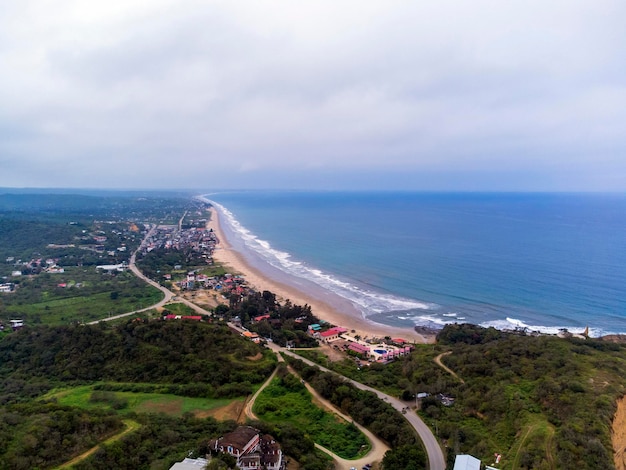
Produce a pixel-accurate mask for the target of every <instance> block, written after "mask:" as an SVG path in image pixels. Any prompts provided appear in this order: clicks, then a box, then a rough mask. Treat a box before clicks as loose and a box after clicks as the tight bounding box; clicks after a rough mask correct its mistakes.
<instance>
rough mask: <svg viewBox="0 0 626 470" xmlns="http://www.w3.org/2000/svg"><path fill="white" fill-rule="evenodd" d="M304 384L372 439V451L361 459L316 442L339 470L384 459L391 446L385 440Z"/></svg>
mask: <svg viewBox="0 0 626 470" xmlns="http://www.w3.org/2000/svg"><path fill="white" fill-rule="evenodd" d="M289 369H290V372H291V373H292V374H294V375H296V376H298V375H297V374H296V372H295V371H294V370H293V369H291V367H290V368H289ZM304 386H305V387H306V389H307V390H308V391H309V392H310V393H311V395H313V398H314V399H315V400H316V401H317V402H318V403H320V404H321V405H322V407H323V408H326V409H327V410H328V411H330V412H331V413H334V414H336V415H338V416H340V417H341V418H343V419H344V420H346V421H347V422H349V423H350V422H352V423H353V424H354V425H355V426H356V427H357V428H359V431H361V432H362V433H363V434H365V436H366V437H367V439H368V440H369V441H370V444H371V445H372V448H371V449H370V451H369V452H368V453H367V455H366V456H365V457H361V458H360V459H356V460H347V459H344V458H341V457H339V456H338V455H337V454H335V453H333V452H332V451H330V450H328V449H326V448H325V447H322V446H320V445H318V444H315V447H317V448H318V449H320V450H321V451H323V452H326V453H327V454H328V455H330V456H331V457H332V458H333V460H334V461H335V468H336V469H337V470H348V469H349V468H352V467H355V468H362V467H363V466H364V465H365V464H368V463H369V464H371V463H373V462H381V461H382V460H383V457H384V456H385V453H386V452H387V451H388V450H389V447H388V446H387V445H386V444H385V443H384V442H383V441H381V440H380V439H379V438H378V437H376V436H375V435H374V434H373V433H372V432H371V431H370V430H369V429H367V428H366V427H364V426H361V425H360V424H359V423H357V422H355V421H354V420H353V419H352V418H351V417H350V416H348V415H345V414H343V413H342V412H341V411H340V410H338V409H337V408H335V405H333V404H332V403H331V402H329V401H328V400H326V399H325V398H324V397H322V396H321V395H320V394H319V393H317V390H315V389H314V388H313V387H311V386H310V385H309V384H308V383H307V382H304Z"/></svg>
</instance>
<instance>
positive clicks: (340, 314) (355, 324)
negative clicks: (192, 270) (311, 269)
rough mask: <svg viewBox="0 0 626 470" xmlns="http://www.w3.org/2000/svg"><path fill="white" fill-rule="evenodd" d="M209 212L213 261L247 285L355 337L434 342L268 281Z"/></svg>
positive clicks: (215, 214) (347, 306)
mask: <svg viewBox="0 0 626 470" xmlns="http://www.w3.org/2000/svg"><path fill="white" fill-rule="evenodd" d="M210 212H211V218H210V221H209V223H208V225H207V227H208V228H212V229H213V231H214V232H215V233H216V235H217V238H218V240H219V244H218V245H217V247H216V250H215V252H214V253H213V258H214V259H215V261H216V262H218V263H220V264H223V265H224V266H227V267H228V268H230V270H231V271H232V272H233V274H235V273H236V274H241V275H242V276H243V277H244V278H245V279H246V281H247V282H248V284H249V285H250V286H251V287H253V288H254V289H256V290H257V291H259V292H261V291H264V290H268V291H270V292H273V293H274V294H275V295H276V297H277V299H278V300H279V301H285V300H286V299H289V300H290V301H291V303H293V304H296V305H305V304H308V305H309V306H310V307H311V310H312V312H313V314H314V315H315V316H316V317H317V318H319V319H321V320H326V321H327V322H329V323H331V324H333V325H337V326H342V327H344V328H347V329H348V330H354V331H355V333H354V334H358V335H361V337H362V338H375V337H378V338H384V337H385V336H391V337H392V338H404V339H405V340H407V341H409V342H412V343H432V342H434V339H435V338H434V336H431V335H420V334H418V333H417V332H416V331H415V330H413V329H411V328H398V327H391V326H387V325H381V324H379V323H373V322H369V321H367V320H365V319H364V318H363V317H362V316H361V313H360V312H359V311H358V310H357V309H356V308H355V307H354V306H352V305H351V304H348V302H347V301H344V302H338V303H341V304H342V305H343V306H342V308H341V309H339V308H337V307H336V306H332V305H330V304H329V303H327V302H324V301H322V300H320V299H318V298H314V297H313V296H312V295H310V294H308V293H306V292H304V291H301V290H299V289H297V288H295V287H293V286H290V285H287V284H285V283H282V282H279V281H277V280H275V279H271V278H269V277H268V276H267V275H264V274H263V273H261V271H259V270H258V269H256V268H255V267H254V266H252V265H251V264H250V263H249V262H247V261H246V260H245V259H244V257H243V256H242V254H241V253H239V252H237V251H236V250H234V249H233V248H232V246H231V245H230V244H229V243H228V240H227V238H226V237H225V236H224V232H223V230H222V229H221V227H220V220H219V218H220V216H219V212H218V211H217V210H216V209H215V208H213V207H212V208H211V209H210ZM341 300H344V299H341Z"/></svg>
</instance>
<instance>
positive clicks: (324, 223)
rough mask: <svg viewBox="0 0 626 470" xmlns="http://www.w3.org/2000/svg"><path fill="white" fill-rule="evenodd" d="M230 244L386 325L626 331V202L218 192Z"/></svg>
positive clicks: (611, 198) (214, 196) (612, 197)
mask: <svg viewBox="0 0 626 470" xmlns="http://www.w3.org/2000/svg"><path fill="white" fill-rule="evenodd" d="M206 197H207V198H208V199H210V200H211V201H214V202H215V203H216V205H217V207H218V210H220V212H221V213H222V220H223V224H224V225H226V228H227V233H228V236H229V238H230V237H235V238H237V239H238V241H239V249H240V250H242V251H244V255H245V251H249V252H250V253H252V252H254V254H255V255H256V256H260V257H261V258H262V259H263V262H264V263H268V264H271V265H272V266H274V267H275V268H278V269H280V270H281V271H283V272H284V273H286V274H288V275H289V276H292V277H293V279H297V278H306V279H309V280H311V281H313V282H315V283H316V284H318V285H320V286H321V287H323V288H324V289H328V290H330V291H332V292H334V293H335V294H338V295H340V296H342V297H344V298H346V299H348V300H350V301H351V302H352V303H354V304H355V305H356V306H357V307H358V309H359V310H360V311H361V312H362V314H363V315H364V316H365V317H366V318H368V319H370V320H372V321H376V322H379V323H384V324H389V325H398V326H413V325H425V326H441V325H443V324H445V323H450V322H468V323H475V324H480V325H484V326H495V327H496V328H512V327H515V326H521V327H524V326H526V327H529V328H530V329H532V330H541V331H544V332H556V331H558V329H560V328H567V329H569V330H570V331H573V332H577V331H582V330H583V329H584V328H585V327H586V326H587V325H588V326H589V328H590V333H591V334H592V335H593V336H600V335H604V334H609V333H626V236H625V234H626V195H616V194H494V193H489V194H478V193H467V194H466V193H449V194H448V193H407V192H261V191H254V192H221V193H211V194H208V195H206Z"/></svg>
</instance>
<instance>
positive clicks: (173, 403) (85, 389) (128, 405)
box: [44, 385, 243, 416]
mask: <svg viewBox="0 0 626 470" xmlns="http://www.w3.org/2000/svg"><path fill="white" fill-rule="evenodd" d="M98 392H99V391H97V390H94V386H93V385H84V386H81V387H74V388H70V389H64V390H53V391H52V392H50V393H48V394H47V395H45V396H44V399H48V400H49V399H55V400H56V401H57V403H59V404H61V405H67V406H75V407H79V408H83V409H94V408H104V409H117V411H118V413H120V414H122V415H125V414H128V413H130V412H135V413H165V414H168V415H170V416H182V415H183V414H184V413H195V412H202V411H209V410H214V409H216V408H221V407H223V406H226V405H228V404H230V403H232V402H233V401H235V400H241V401H243V398H239V399H234V400H233V399H228V398H223V399H210V398H191V397H182V396H178V395H171V394H160V393H137V392H110V391H106V392H102V391H100V392H99V393H100V395H101V399H100V400H98V401H93V400H92V397H97V396H98ZM102 395H104V396H103V397H102Z"/></svg>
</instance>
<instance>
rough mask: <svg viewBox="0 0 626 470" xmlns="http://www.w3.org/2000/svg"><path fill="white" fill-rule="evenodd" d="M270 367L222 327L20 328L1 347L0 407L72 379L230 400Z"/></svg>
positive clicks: (265, 355) (254, 348)
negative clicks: (145, 386)
mask: <svg viewBox="0 0 626 470" xmlns="http://www.w3.org/2000/svg"><path fill="white" fill-rule="evenodd" d="M259 353H260V356H258V355H259ZM259 357H262V359H260V360H259V359H258V358H259ZM274 364H275V357H274V356H273V355H272V354H271V353H270V352H269V351H267V350H264V349H263V348H261V347H260V346H258V345H256V344H254V343H252V342H250V341H246V340H244V339H243V338H241V337H239V336H236V335H233V334H232V332H231V331H230V330H229V329H228V328H227V327H225V326H220V325H210V324H204V323H198V322H191V321H171V322H165V321H132V322H127V323H125V324H123V325H121V326H119V327H115V328H111V329H108V328H106V327H105V326H103V325H97V326H69V327H68V326H63V327H37V328H24V329H22V330H20V331H19V332H17V333H14V334H12V335H8V336H6V337H5V338H4V339H3V340H2V341H1V342H0V379H1V380H3V382H4V383H3V385H4V386H3V387H2V393H1V394H0V403H2V402H11V401H15V400H19V399H21V398H23V397H24V392H25V391H28V390H29V389H32V392H31V396H32V394H34V395H36V394H39V393H41V391H43V390H45V389H46V388H49V387H51V386H52V385H53V382H64V383H75V382H77V381H87V382H95V381H111V382H133V383H145V382H149V383H150V384H152V385H150V386H151V387H153V390H151V391H152V392H155V391H159V392H166V393H173V394H177V395H183V396H190V397H206V398H219V397H235V396H242V395H246V394H248V393H250V392H251V391H252V390H253V386H254V384H258V383H261V382H262V381H263V380H264V379H265V378H266V377H267V376H268V375H269V374H270V373H271V371H272V370H273V368H274ZM25 383H28V384H29V385H28V387H25ZM137 386H138V387H140V386H141V385H137ZM136 391H143V392H146V391H147V390H145V389H143V390H136Z"/></svg>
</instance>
